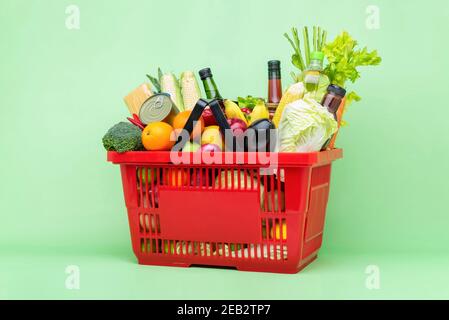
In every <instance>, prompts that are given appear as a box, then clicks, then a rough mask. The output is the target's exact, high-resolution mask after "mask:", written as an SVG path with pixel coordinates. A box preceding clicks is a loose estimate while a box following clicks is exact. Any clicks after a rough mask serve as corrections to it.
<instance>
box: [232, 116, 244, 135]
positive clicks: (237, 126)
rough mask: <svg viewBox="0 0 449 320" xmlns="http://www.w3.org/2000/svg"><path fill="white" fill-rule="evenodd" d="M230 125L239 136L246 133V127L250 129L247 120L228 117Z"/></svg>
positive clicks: (233, 132)
mask: <svg viewBox="0 0 449 320" xmlns="http://www.w3.org/2000/svg"><path fill="white" fill-rule="evenodd" d="M228 123H229V126H230V127H231V130H232V134H233V135H234V136H235V137H239V136H242V135H244V134H245V131H246V129H248V126H247V125H246V123H245V121H243V120H241V119H237V118H234V119H228Z"/></svg>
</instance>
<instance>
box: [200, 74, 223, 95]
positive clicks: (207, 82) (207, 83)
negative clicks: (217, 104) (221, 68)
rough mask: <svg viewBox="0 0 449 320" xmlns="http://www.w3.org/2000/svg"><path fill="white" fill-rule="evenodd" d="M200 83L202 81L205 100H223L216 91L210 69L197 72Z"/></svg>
mask: <svg viewBox="0 0 449 320" xmlns="http://www.w3.org/2000/svg"><path fill="white" fill-rule="evenodd" d="M198 73H199V75H200V78H201V81H203V86H204V92H205V93H206V97H207V99H223V98H222V97H221V95H220V92H219V91H218V88H217V84H216V83H215V81H214V78H213V77H212V72H211V71H210V68H204V69H201V70H200V71H199V72H198Z"/></svg>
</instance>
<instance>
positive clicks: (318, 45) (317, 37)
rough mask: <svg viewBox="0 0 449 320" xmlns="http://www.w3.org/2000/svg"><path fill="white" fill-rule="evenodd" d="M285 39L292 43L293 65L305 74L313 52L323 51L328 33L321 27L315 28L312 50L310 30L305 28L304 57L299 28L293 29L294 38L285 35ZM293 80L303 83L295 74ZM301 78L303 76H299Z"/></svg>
mask: <svg viewBox="0 0 449 320" xmlns="http://www.w3.org/2000/svg"><path fill="white" fill-rule="evenodd" d="M284 37H285V38H287V40H288V42H290V44H291V46H292V47H293V50H294V53H293V55H292V64H293V65H294V66H295V67H297V68H298V69H299V70H300V71H301V73H302V72H304V71H305V70H306V69H307V67H308V65H309V64H310V55H311V53H312V51H322V49H323V47H324V45H325V43H326V38H327V31H326V30H324V29H321V27H315V26H314V27H313V44H312V50H311V49H310V40H309V29H308V28H307V27H304V29H303V41H304V43H303V45H304V53H305V55H304V56H303V54H302V51H301V41H300V40H299V34H298V29H297V28H292V38H293V39H292V38H291V37H290V36H289V35H288V34H287V33H284ZM292 76H293V78H294V79H295V80H296V82H298V81H302V78H301V79H298V76H297V75H295V74H292ZM299 76H301V74H300V75H299Z"/></svg>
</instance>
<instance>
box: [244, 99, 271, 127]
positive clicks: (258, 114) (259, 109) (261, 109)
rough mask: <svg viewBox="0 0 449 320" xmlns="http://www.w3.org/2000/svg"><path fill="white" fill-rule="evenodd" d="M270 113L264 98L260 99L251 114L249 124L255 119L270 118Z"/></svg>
mask: <svg viewBox="0 0 449 320" xmlns="http://www.w3.org/2000/svg"><path fill="white" fill-rule="evenodd" d="M269 118H270V113H269V112H268V108H267V106H266V105H265V102H264V101H263V100H259V101H257V103H256V106H255V107H254V108H253V111H252V112H251V114H250V115H249V121H248V122H249V125H251V124H253V123H254V122H255V121H257V120H260V119H269Z"/></svg>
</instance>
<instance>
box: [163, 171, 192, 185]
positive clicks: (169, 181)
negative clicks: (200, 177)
mask: <svg viewBox="0 0 449 320" xmlns="http://www.w3.org/2000/svg"><path fill="white" fill-rule="evenodd" d="M187 177H188V172H187V170H185V169H170V170H169V171H167V175H166V177H165V178H166V179H165V184H166V185H169V186H173V187H182V186H186V185H188V179H187Z"/></svg>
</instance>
